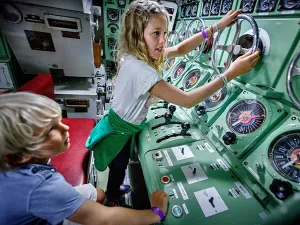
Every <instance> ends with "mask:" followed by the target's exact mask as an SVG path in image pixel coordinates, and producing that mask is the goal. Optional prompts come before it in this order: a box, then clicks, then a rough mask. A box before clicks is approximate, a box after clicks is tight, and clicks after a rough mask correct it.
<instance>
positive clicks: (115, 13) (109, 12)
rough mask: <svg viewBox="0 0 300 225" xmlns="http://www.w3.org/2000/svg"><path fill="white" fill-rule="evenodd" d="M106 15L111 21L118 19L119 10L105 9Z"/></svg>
mask: <svg viewBox="0 0 300 225" xmlns="http://www.w3.org/2000/svg"><path fill="white" fill-rule="evenodd" d="M107 17H108V19H109V20H111V21H116V20H118V19H119V11H118V10H117V9H111V8H108V9H107Z"/></svg>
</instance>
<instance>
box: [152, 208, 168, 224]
mask: <svg viewBox="0 0 300 225" xmlns="http://www.w3.org/2000/svg"><path fill="white" fill-rule="evenodd" d="M151 210H152V211H153V212H155V213H156V214H157V215H159V217H160V221H163V220H164V218H165V214H164V213H163V211H161V210H160V209H159V208H157V207H152V208H151Z"/></svg>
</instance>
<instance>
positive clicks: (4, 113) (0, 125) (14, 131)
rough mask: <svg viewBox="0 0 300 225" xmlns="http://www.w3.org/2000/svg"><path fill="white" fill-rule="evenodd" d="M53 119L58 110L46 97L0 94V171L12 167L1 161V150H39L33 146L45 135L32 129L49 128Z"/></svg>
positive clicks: (59, 110)
mask: <svg viewBox="0 0 300 225" xmlns="http://www.w3.org/2000/svg"><path fill="white" fill-rule="evenodd" d="M57 118H61V109H60V107H59V105H58V104H57V103H56V102H55V101H53V100H52V99H50V98H47V97H45V96H42V95H37V94H33V93H29V92H18V93H9V94H2V95H0V171H1V170H9V169H12V168H13V166H12V165H10V164H9V163H8V162H6V161H5V160H4V158H3V156H4V154H5V153H8V154H14V153H20V154H22V153H29V152H31V151H36V150H39V149H37V148H34V147H33V145H34V144H37V143H40V142H42V141H43V140H44V139H45V138H46V137H45V134H44V133H40V134H36V133H35V132H34V130H35V128H42V129H46V130H47V129H49V130H50V129H51V127H52V124H53V122H54V121H55V119H57Z"/></svg>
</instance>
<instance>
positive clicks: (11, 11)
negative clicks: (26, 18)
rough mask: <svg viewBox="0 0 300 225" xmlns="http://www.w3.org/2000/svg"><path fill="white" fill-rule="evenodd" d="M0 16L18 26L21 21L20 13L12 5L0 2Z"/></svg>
mask: <svg viewBox="0 0 300 225" xmlns="http://www.w3.org/2000/svg"><path fill="white" fill-rule="evenodd" d="M0 14H1V15H2V16H3V17H4V19H5V20H6V21H7V22H10V23H16V24H18V23H21V22H22V20H23V16H22V13H21V11H20V10H19V9H18V8H17V7H16V6H15V5H13V4H12V3H8V2H0Z"/></svg>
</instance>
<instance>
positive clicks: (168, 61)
mask: <svg viewBox="0 0 300 225" xmlns="http://www.w3.org/2000/svg"><path fill="white" fill-rule="evenodd" d="M174 63H175V58H172V59H168V60H167V62H166V64H167V66H166V71H168V70H169V69H171V68H172V66H173V65H174Z"/></svg>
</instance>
